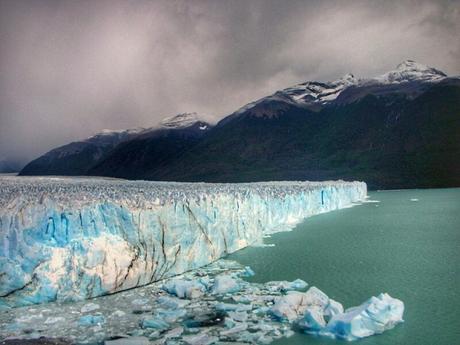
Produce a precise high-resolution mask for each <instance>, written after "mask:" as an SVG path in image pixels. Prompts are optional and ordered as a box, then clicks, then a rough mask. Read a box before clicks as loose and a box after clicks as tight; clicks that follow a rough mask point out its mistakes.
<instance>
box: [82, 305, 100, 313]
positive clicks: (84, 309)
mask: <svg viewBox="0 0 460 345" xmlns="http://www.w3.org/2000/svg"><path fill="white" fill-rule="evenodd" d="M97 309H99V304H96V303H88V304H85V305H84V306H83V307H81V312H82V313H88V312H90V311H94V310H97Z"/></svg>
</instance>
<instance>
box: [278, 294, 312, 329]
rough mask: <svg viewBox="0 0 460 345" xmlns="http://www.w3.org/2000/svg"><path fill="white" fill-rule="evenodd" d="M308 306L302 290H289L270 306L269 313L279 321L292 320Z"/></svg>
mask: <svg viewBox="0 0 460 345" xmlns="http://www.w3.org/2000/svg"><path fill="white" fill-rule="evenodd" d="M307 307H308V304H307V296H306V294H305V293H303V292H298V291H289V292H288V294H287V295H284V296H281V297H278V298H277V299H276V301H275V304H274V305H273V306H272V307H271V308H270V313H271V314H272V315H273V316H275V317H276V318H277V319H279V320H281V321H289V322H292V321H294V320H296V319H297V318H298V317H299V316H301V315H303V314H304V313H305V311H306V309H307Z"/></svg>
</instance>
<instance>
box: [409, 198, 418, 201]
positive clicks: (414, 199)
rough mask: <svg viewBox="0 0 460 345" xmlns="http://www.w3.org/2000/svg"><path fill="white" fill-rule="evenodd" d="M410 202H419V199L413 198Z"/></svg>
mask: <svg viewBox="0 0 460 345" xmlns="http://www.w3.org/2000/svg"><path fill="white" fill-rule="evenodd" d="M410 201H418V199H417V198H412V199H410Z"/></svg>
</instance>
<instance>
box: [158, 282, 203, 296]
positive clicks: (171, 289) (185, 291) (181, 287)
mask: <svg viewBox="0 0 460 345" xmlns="http://www.w3.org/2000/svg"><path fill="white" fill-rule="evenodd" d="M163 290H165V291H166V292H168V293H170V294H173V295H176V296H177V297H179V298H188V299H192V298H198V297H200V296H202V295H203V294H204V292H205V291H206V286H204V285H203V284H202V283H200V282H199V281H190V280H185V279H173V280H170V281H168V282H167V283H166V284H164V285H163Z"/></svg>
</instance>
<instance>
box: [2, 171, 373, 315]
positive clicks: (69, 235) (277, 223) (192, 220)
mask: <svg viewBox="0 0 460 345" xmlns="http://www.w3.org/2000/svg"><path fill="white" fill-rule="evenodd" d="M366 194H367V189H366V184H365V183H363V182H344V181H329V182H263V183H242V184H211V183H173V182H150V181H125V180H116V179H100V178H57V177H12V176H8V177H1V178H0V243H1V245H0V308H10V307H17V306H25V305H31V304H37V303H42V302H50V301H78V300H82V299H88V298H93V297H97V296H101V295H106V294H111V293H114V292H118V291H122V290H127V289H131V288H133V287H138V286H143V285H146V284H149V283H151V282H155V281H158V280H162V279H165V278H168V277H172V276H176V275H178V274H181V273H183V272H187V271H190V270H193V269H197V268H199V267H203V266H205V265H207V264H209V263H211V262H213V261H216V260H217V259H219V258H221V257H223V256H225V255H227V254H229V253H232V252H235V251H237V250H239V249H242V248H244V247H246V246H249V245H252V244H256V243H261V242H262V240H263V237H264V235H267V234H269V233H273V232H276V231H283V230H288V229H290V228H292V227H293V226H294V225H295V224H297V223H298V222H300V221H302V220H303V219H304V218H307V217H310V216H313V215H316V214H320V213H324V212H328V211H332V210H336V209H340V208H344V207H349V206H350V205H352V204H354V203H356V202H359V201H363V200H365V198H366ZM246 273H247V274H251V272H246Z"/></svg>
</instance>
